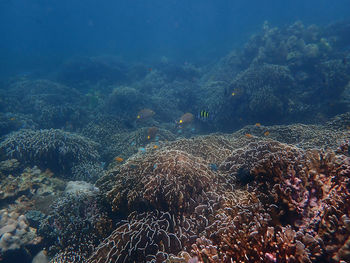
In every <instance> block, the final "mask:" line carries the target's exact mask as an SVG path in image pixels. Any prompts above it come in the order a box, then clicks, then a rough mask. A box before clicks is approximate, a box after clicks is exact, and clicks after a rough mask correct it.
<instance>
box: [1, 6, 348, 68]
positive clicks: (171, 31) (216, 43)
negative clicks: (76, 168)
mask: <svg viewBox="0 0 350 263" xmlns="http://www.w3.org/2000/svg"><path fill="white" fill-rule="evenodd" d="M349 16H350V0H334V1H330V0H296V1H295V0H294V1H292V0H290V1H287V0H240V1H238V0H236V1H235V0H105V1H104V0H0V38H1V41H0V70H1V72H2V73H3V74H4V73H6V72H13V71H17V72H21V71H30V70H31V69H35V68H40V67H55V66H56V65H58V64H59V63H60V62H62V61H64V60H65V59H67V58H69V57H72V56H94V55H113V56H117V57H120V58H121V59H123V60H133V61H145V60H152V59H159V58H160V57H162V56H166V57H169V58H170V59H177V60H179V61H194V62H196V61H197V62H198V61H206V60H210V59H212V58H214V57H218V56H221V55H223V54H225V53H226V52H227V51H229V50H230V49H231V48H232V47H234V46H239V45H240V44H242V43H244V41H246V40H247V39H248V38H249V36H250V35H251V34H252V33H253V32H256V31H258V30H260V28H261V26H262V23H263V22H264V21H265V20H268V21H269V22H270V23H271V24H272V25H283V24H287V23H291V22H294V21H295V20H298V19H300V20H302V21H303V22H304V23H305V24H311V23H317V24H326V23H329V22H334V21H338V20H343V19H348V18H349Z"/></svg>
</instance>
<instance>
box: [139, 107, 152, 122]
mask: <svg viewBox="0 0 350 263" xmlns="http://www.w3.org/2000/svg"><path fill="white" fill-rule="evenodd" d="M154 114H156V113H155V112H154V111H153V110H151V109H148V108H145V109H142V110H140V111H139V112H138V113H137V116H136V119H137V120H139V121H145V120H148V119H150V118H152V117H153V116H154Z"/></svg>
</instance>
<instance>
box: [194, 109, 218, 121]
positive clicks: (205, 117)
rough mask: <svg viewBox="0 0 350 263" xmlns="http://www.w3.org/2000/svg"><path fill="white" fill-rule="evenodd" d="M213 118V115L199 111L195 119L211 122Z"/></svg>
mask: <svg viewBox="0 0 350 263" xmlns="http://www.w3.org/2000/svg"><path fill="white" fill-rule="evenodd" d="M213 117H214V114H212V113H210V112H208V111H206V110H201V111H200V112H199V113H198V116H197V118H198V119H199V120H201V121H209V120H213Z"/></svg>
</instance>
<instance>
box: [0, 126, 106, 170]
mask: <svg viewBox="0 0 350 263" xmlns="http://www.w3.org/2000/svg"><path fill="white" fill-rule="evenodd" d="M98 147H99V144H97V143H96V142H94V141H92V140H90V139H88V138H85V137H83V136H80V135H77V134H74V133H70V132H64V131H62V130H56V129H50V130H27V129H25V130H20V131H18V132H15V133H12V134H10V135H8V136H7V137H5V139H4V140H3V141H2V142H1V143H0V152H1V153H2V154H3V155H5V157H7V158H16V159H18V160H19V161H21V162H23V163H26V164H30V165H38V166H40V167H41V168H50V169H51V170H53V171H57V172H59V173H68V174H69V173H70V172H71V168H72V167H73V166H74V165H76V164H78V163H85V162H86V163H90V162H93V163H97V162H99V160H100V155H99V153H98V151H97V150H98Z"/></svg>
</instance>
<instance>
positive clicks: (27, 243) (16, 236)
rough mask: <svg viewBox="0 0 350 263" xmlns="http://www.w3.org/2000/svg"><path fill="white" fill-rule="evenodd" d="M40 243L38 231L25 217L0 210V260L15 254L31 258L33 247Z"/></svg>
mask: <svg viewBox="0 0 350 263" xmlns="http://www.w3.org/2000/svg"><path fill="white" fill-rule="evenodd" d="M40 242H41V238H40V237H39V236H38V235H37V233H36V229H34V228H32V227H30V226H29V224H28V221H27V219H26V217H25V216H24V215H21V214H19V213H16V212H9V211H7V210H6V209H1V210H0V258H6V257H8V256H9V254H12V255H14V254H15V253H17V254H25V255H27V257H29V255H30V251H31V247H34V246H35V245H37V244H38V243H40ZM13 259H16V256H14V257H13Z"/></svg>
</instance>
